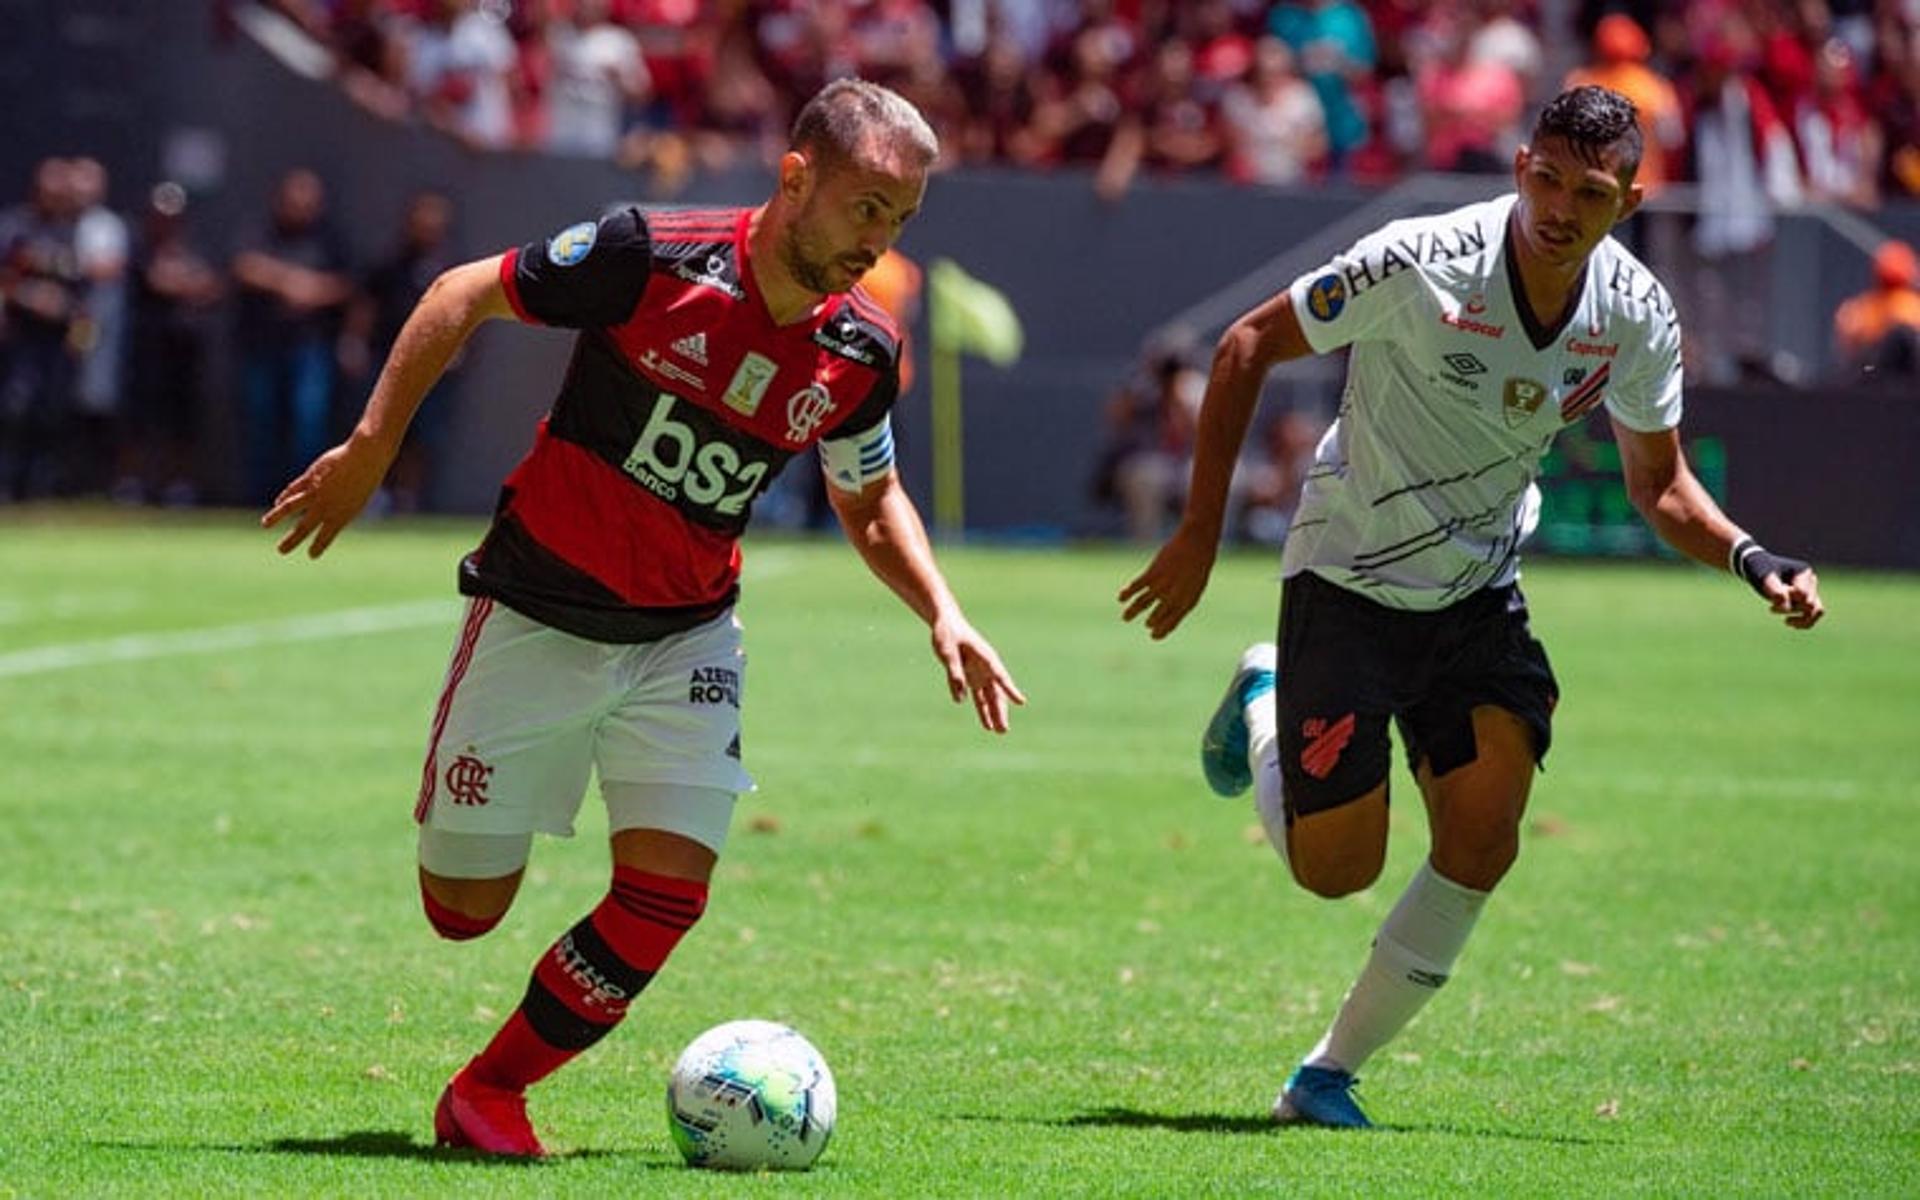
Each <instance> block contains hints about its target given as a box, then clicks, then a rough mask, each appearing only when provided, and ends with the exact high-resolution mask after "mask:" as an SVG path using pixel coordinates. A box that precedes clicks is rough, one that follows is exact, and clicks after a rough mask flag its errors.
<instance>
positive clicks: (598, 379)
mask: <svg viewBox="0 0 1920 1200" xmlns="http://www.w3.org/2000/svg"><path fill="white" fill-rule="evenodd" d="M750 216H751V214H750V212H749V211H748V210H745V209H707V210H677V211H658V212H642V211H641V210H639V209H637V208H632V207H628V208H622V209H619V210H616V211H614V212H612V213H610V214H609V215H607V216H605V217H602V218H601V219H600V220H599V221H598V222H587V223H584V224H582V225H575V226H571V227H569V228H567V229H566V230H564V231H562V232H561V233H559V234H557V235H555V236H554V237H553V238H552V239H550V240H549V241H548V242H546V243H545V244H544V245H543V244H542V243H537V242H536V243H533V244H531V245H529V246H526V247H523V248H522V249H520V250H518V251H510V252H509V253H508V254H507V255H506V256H505V257H504V259H503V261H502V267H501V282H502V286H503V288H504V289H505V291H506V293H507V297H508V300H509V301H510V303H511V304H512V305H513V308H514V311H515V313H516V314H517V315H518V316H520V317H521V318H522V319H523V320H527V321H530V322H534V323H539V324H548V325H558V326H565V327H568V328H573V329H578V330H580V331H581V333H580V336H579V338H578V339H577V341H576V342H575V346H574V355H573V361H572V363H571V365H570V366H569V367H568V369H567V374H566V378H565V381H564V382H563V383H562V385H561V388H560V393H559V395H558V396H557V397H556V399H555V400H554V404H553V410H552V412H551V413H550V414H549V415H548V417H547V419H546V420H545V421H544V422H542V424H541V428H540V431H539V434H538V436H537V437H536V439H535V442H534V446H533V449H532V451H531V452H530V453H529V454H528V455H527V457H526V458H525V459H524V460H523V461H522V462H521V463H520V465H519V466H518V467H516V468H515V469H514V472H513V474H512V475H511V476H509V477H508V479H507V481H506V484H505V486H504V488H503V489H502V493H501V500H500V505H499V508H498V511H497V512H496V514H495V519H494V524H493V527H492V528H491V529H490V530H489V531H488V534H487V540H486V542H485V543H483V544H482V546H481V548H480V549H479V550H478V551H477V552H475V553H474V554H473V555H470V556H469V557H468V559H467V561H466V562H465V563H463V565H462V588H463V590H466V591H468V592H469V593H471V594H478V595H487V596H493V597H496V598H497V599H500V600H501V601H503V602H505V603H507V604H508V605H510V606H512V607H513V608H515V609H517V610H518V611H520V612H521V613H523V614H524V615H526V616H529V617H532V618H534V619H535V620H538V621H542V622H544V623H546V624H549V625H552V626H554V627H556V628H559V629H562V630H564V631H566V632H569V633H573V634H576V635H578V636H581V637H588V638H594V639H596V640H601V641H613V642H621V641H645V640H649V639H651V638H653V637H658V636H661V635H662V633H667V632H674V631H676V630H678V629H685V628H691V627H692V626H693V625H695V624H698V623H700V622H702V621H705V620H708V619H711V618H712V617H713V616H715V615H717V614H718V612H720V611H721V610H722V609H724V608H725V606H726V605H728V604H730V603H731V602H732V600H733V598H734V595H735V594H736V592H737V589H738V580H739V572H740V553H739V546H738V539H739V536H740V534H741V533H742V532H743V531H744V530H745V528H746V525H747V522H748V520H749V518H750V517H751V515H752V509H753V503H754V501H755V500H756V499H757V498H758V497H759V496H760V495H761V494H762V493H763V492H764V491H765V490H766V488H767V486H768V485H769V484H770V483H772V481H773V479H774V477H775V476H776V475H777V474H778V473H779V471H780V470H781V468H782V467H783V466H785V465H786V463H787V461H788V460H789V459H790V458H792V457H793V456H794V455H795V454H797V453H799V452H801V451H803V450H805V449H807V448H808V447H810V446H815V445H826V444H838V443H839V442H841V441H844V442H845V453H847V454H850V455H853V456H854V457H855V460H856V461H859V460H860V456H861V454H862V452H863V451H870V450H871V447H872V444H873V438H874V436H875V434H876V432H877V431H884V430H885V429H886V425H887V413H888V410H889V409H890V408H891V406H892V404H893V401H894V399H895V396H896V393H897V392H898V388H899V375H898V365H897V364H898V356H899V332H898V329H897V327H896V326H895V325H894V323H893V321H892V319H891V318H890V317H889V316H887V315H886V314H885V312H884V311H882V310H881V309H880V308H879V307H878V306H877V305H876V304H875V303H874V302H873V301H872V300H871V299H869V298H867V297H866V296H865V294H864V293H861V292H859V291H857V290H856V291H854V292H851V293H848V294H847V295H844V296H829V297H827V298H826V299H825V300H824V301H823V302H822V303H821V305H820V306H819V308H818V309H817V310H816V311H815V312H814V313H813V314H812V315H811V316H809V317H806V318H803V319H801V320H799V321H795V322H792V323H789V324H786V325H776V324H774V323H773V320H772V317H771V316H770V315H769V313H768V312H767V308H766V305H765V303H764V302H763V301H762V300H761V298H760V296H759V293H758V291H757V286H756V284H755V282H754V279H753V274H752V271H751V270H750V269H749V266H748V263H747V254H748V243H747V227H748V221H749V219H750ZM887 444H888V446H891V440H890V439H889V440H888V442H887ZM889 461H890V460H889Z"/></svg>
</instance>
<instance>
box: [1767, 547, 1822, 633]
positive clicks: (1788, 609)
mask: <svg viewBox="0 0 1920 1200" xmlns="http://www.w3.org/2000/svg"><path fill="white" fill-rule="evenodd" d="M1799 567H1800V569H1799V570H1798V571H1795V572H1792V573H1791V574H1786V573H1778V574H1771V575H1765V576H1762V577H1761V580H1760V584H1759V587H1760V594H1761V595H1762V596H1765V597H1766V599H1767V603H1768V604H1770V605H1772V606H1773V611H1774V612H1777V613H1779V614H1780V615H1781V616H1784V617H1785V618H1786V619H1787V624H1788V625H1790V626H1792V627H1793V628H1795V629H1812V628H1813V627H1814V624H1815V623H1816V622H1818V621H1819V620H1820V618H1821V617H1823V616H1825V615H1826V612H1827V606H1826V605H1824V604H1822V603H1820V577H1819V576H1818V575H1816V574H1814V572H1813V568H1812V567H1810V566H1808V565H1807V564H1805V563H1800V564H1799Z"/></svg>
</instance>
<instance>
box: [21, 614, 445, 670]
mask: <svg viewBox="0 0 1920 1200" xmlns="http://www.w3.org/2000/svg"><path fill="white" fill-rule="evenodd" d="M459 616H460V606H459V604H458V603H457V602H456V601H454V600H452V599H444V598H443V599H438V600H415V601H412V602H410V603H407V604H382V605H374V606H370V607H367V608H342V609H335V610H334V611H332V612H322V613H310V614H308V615H307V616H303V617H285V618H282V619H280V620H277V621H247V622H243V623H241V624H238V625H216V626H213V627H211V628H208V629H178V630H170V631H168V632H166V633H129V634H123V635H121V636H119V637H110V638H101V639H99V640H97V641H88V642H59V643H55V644H54V645H51V646H35V647H32V648H31V649H27V650H14V651H11V652H9V653H6V654H0V679H4V678H12V677H17V676H21V675H45V674H48V673H51V672H54V671H70V670H73V669H74V668H76V667H92V666H99V665H102V664H105V663H126V662H143V661H145V660H147V659H153V658H178V657H180V656H182V655H188V654H217V653H219V652H221V651H226V650H252V649H254V648H256V647H259V646H281V645H287V644H289V643H292V642H324V641H332V640H334V639H336V638H343V637H359V636H362V635H365V634H370V633H390V632H392V631H394V630H396V629H418V628H420V627H422V626H426V625H444V626H447V627H449V628H451V627H452V624H453V622H455V621H457V620H458V619H459Z"/></svg>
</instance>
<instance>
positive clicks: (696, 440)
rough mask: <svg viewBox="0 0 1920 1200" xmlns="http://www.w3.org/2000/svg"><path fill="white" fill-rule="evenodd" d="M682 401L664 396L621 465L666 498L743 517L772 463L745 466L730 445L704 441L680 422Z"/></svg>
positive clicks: (661, 496)
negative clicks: (678, 417) (678, 416)
mask: <svg viewBox="0 0 1920 1200" xmlns="http://www.w3.org/2000/svg"><path fill="white" fill-rule="evenodd" d="M679 403H680V402H679V401H678V400H677V399H675V398H674V397H673V396H672V395H671V394H670V393H667V392H662V393H660V397H659V399H657V400H655V401H654V402H653V412H652V413H650V414H648V416H647V424H646V428H644V429H642V430H641V431H640V436H639V438H638V439H636V440H635V441H634V443H633V449H632V450H630V451H628V452H627V461H626V462H624V463H622V464H621V466H622V467H623V468H624V469H625V470H626V472H627V474H629V475H631V476H633V477H634V479H636V480H638V481H639V483H640V485H641V486H642V487H644V488H646V489H647V490H648V491H650V492H652V493H653V494H654V495H656V496H658V497H660V498H661V499H662V500H672V501H678V500H680V499H682V498H685V499H686V500H688V501H689V502H691V503H694V504H698V505H700V506H702V507H705V508H710V509H712V510H713V511H714V512H716V513H719V514H720V515H721V516H727V517H737V516H739V515H740V514H741V513H743V512H745V511H746V510H747V501H749V500H751V499H753V494H754V492H755V491H756V490H758V489H759V487H760V481H761V480H763V479H765V478H766V477H767V464H766V463H764V462H747V463H743V462H741V461H740V452H739V451H738V450H735V449H734V448H733V447H732V446H730V445H728V444H727V443H725V442H718V441H713V442H703V441H701V440H700V435H699V433H698V432H696V431H695V430H694V428H693V426H691V425H688V424H687V423H686V422H684V421H680V420H676V419H675V417H674V413H675V411H676V410H677V408H678V406H679Z"/></svg>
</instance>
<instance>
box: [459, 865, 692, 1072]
mask: <svg viewBox="0 0 1920 1200" xmlns="http://www.w3.org/2000/svg"><path fill="white" fill-rule="evenodd" d="M706 905H707V885H706V884H704V883H696V882H694V881H693V880H690V879H674V878H671V877H669V876H666V875H654V874H651V873H649V872H646V871H638V870H634V869H633V868H630V867H615V868H614V869H613V889H612V890H611V891H610V892H608V893H607V898H606V899H604V900H602V901H601V902H600V906H599V907H598V908H595V909H594V910H593V912H591V913H590V914H588V915H587V917H586V918H585V919H584V920H582V921H581V922H580V923H579V924H578V925H575V926H574V927H573V928H572V929H569V930H568V931H567V932H566V933H565V934H564V935H562V936H561V938H560V940H559V941H557V942H555V943H554V944H553V946H552V948H550V949H549V950H548V951H547V952H546V954H544V955H542V956H541V958H540V961H539V962H538V963H536V964H535V965H534V969H533V978H532V980H531V981H529V982H528V984H527V994H526V998H525V999H523V1000H521V1002H520V1007H519V1009H518V1010H517V1011H515V1012H514V1014H513V1016H512V1017H510V1018H508V1020H507V1023H506V1025H505V1026H504V1027H502V1029H501V1030H500V1032H499V1033H497V1034H495V1035H494V1038H493V1041H491V1042H490V1043H488V1044H487V1048H486V1049H485V1050H482V1051H481V1052H480V1055H479V1057H477V1058H475V1059H474V1060H473V1063H472V1065H471V1066H470V1067H469V1068H468V1069H469V1071H470V1072H471V1073H472V1077H473V1078H474V1079H475V1080H477V1081H478V1082H480V1083H484V1084H488V1085H490V1086H492V1087H499V1088H507V1089H510V1090H513V1091H519V1090H521V1089H523V1088H525V1087H527V1086H529V1085H531V1084H534V1083H537V1082H539V1081H540V1080H542V1079H544V1078H546V1077H547V1076H548V1075H551V1074H552V1073H553V1072H555V1071H557V1070H559V1069H560V1067H561V1066H563V1065H564V1064H565V1063H566V1062H567V1061H568V1060H569V1059H571V1058H573V1057H574V1056H575V1055H577V1054H579V1053H580V1052H581V1051H582V1050H585V1049H586V1048H587V1047H588V1046H591V1045H593V1044H594V1043H595V1042H597V1041H599V1040H600V1039H601V1038H603V1037H605V1036H607V1034H608V1033H609V1032H611V1031H612V1029H613V1027H614V1026H615V1025H618V1024H619V1023H620V1020H621V1018H622V1017H625V1016H626V1015H627V1006H628V1005H629V1004H631V1003H632V1002H633V999H634V997H636V996H638V995H639V994H640V992H641V990H642V989H644V988H645V987H646V986H647V983H648V982H649V981H650V980H652V978H653V976H654V973H655V972H657V971H658V970H659V969H660V966H661V964H662V963H664V962H666V961H667V955H669V954H671V953H672V952H673V948H674V946H675V945H676V944H677V943H678V942H679V941H680V938H681V936H682V935H684V934H685V933H686V932H687V930H689V929H691V928H692V927H693V923H694V922H695V921H698V920H699V919H700V914H701V912H702V911H704V910H705V908H706Z"/></svg>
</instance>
